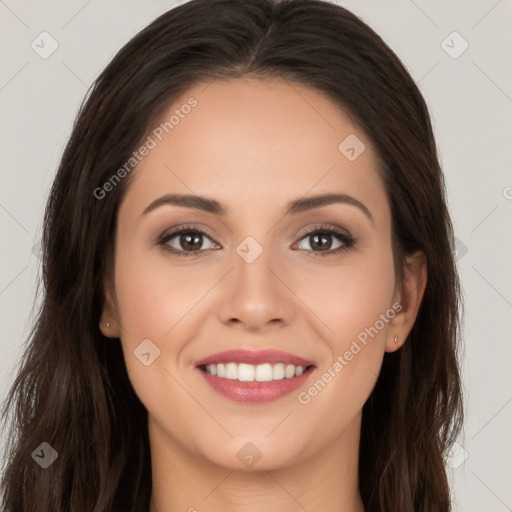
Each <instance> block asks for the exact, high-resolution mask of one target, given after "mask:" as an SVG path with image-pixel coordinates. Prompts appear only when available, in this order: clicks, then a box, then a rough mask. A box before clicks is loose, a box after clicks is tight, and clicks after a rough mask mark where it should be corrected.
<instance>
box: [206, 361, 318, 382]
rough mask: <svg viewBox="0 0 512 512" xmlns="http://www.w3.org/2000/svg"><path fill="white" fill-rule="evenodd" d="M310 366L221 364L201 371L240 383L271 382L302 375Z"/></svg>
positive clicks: (212, 365)
mask: <svg viewBox="0 0 512 512" xmlns="http://www.w3.org/2000/svg"><path fill="white" fill-rule="evenodd" d="M308 368H309V366H307V367H305V366H295V365H293V364H285V363H277V364H270V363H264V364H258V365H253V364H247V363H239V364H238V363H233V362H231V363H220V364H208V365H205V366H202V367H201V369H202V370H203V371H205V372H206V373H208V374H209V375H213V376H214V377H219V378H222V379H231V380H238V381H240V382H254V381H256V382H271V381H278V380H283V379H291V378H293V377H298V376H299V375H302V374H303V373H304V371H305V370H307V369H308Z"/></svg>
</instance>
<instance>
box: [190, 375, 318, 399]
mask: <svg viewBox="0 0 512 512" xmlns="http://www.w3.org/2000/svg"><path fill="white" fill-rule="evenodd" d="M314 370H315V368H314V367H310V368H308V369H307V370H306V371H305V372H304V373H303V374H302V375H299V376H298V377H292V378H291V379H286V378H284V379H281V380H273V381H269V382H255V381H253V382H241V381H239V380H234V379H224V378H220V377H215V376H213V375H210V374H209V373H206V372H205V371H203V370H201V369H200V368H196V371H198V372H200V373H201V375H202V376H203V378H204V379H205V380H206V382H207V383H208V384H209V386H210V387H211V388H212V389H213V390H214V391H216V392H217V393H219V394H221V395H223V396H224V397H226V398H229V399H230V400H233V401H235V402H244V403H253V404H257V403H265V402H272V401H274V400H277V399H278V398H281V397H283V396H285V395H288V394H289V393H292V392H293V391H295V390H296V389H298V388H299V387H300V386H302V385H304V383H305V382H306V381H307V380H308V379H309V377H310V375H311V374H312V372H314Z"/></svg>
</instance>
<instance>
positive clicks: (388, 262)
mask: <svg viewBox="0 0 512 512" xmlns="http://www.w3.org/2000/svg"><path fill="white" fill-rule="evenodd" d="M191 97H192V98H194V99H195V100H196V101H197V103H196V104H195V106H194V107H192V108H182V106H183V105H186V104H187V101H188V100H189V98H191ZM189 104H191V102H189ZM177 109H178V112H179V114H178V113H177V112H176V110H177ZM173 113H174V114H176V115H177V117H179V121H178V122H176V119H175V120H174V122H173V127H172V129H169V128H168V129H167V131H168V133H165V130H164V131H163V134H162V133H160V132H162V130H161V129H160V130H159V131H158V130H157V131H156V132H152V135H150V136H151V137H152V140H153V141H154V144H153V143H150V144H149V145H150V146H151V147H152V149H150V151H149V152H148V154H147V155H146V156H145V157H144V158H143V159H142V161H141V162H140V163H139V164H138V166H137V168H136V169H135V170H134V171H133V175H132V176H131V179H132V180H133V181H131V183H130V186H129V188H128V190H127V193H126V196H125V197H124V199H123V202H122V204H121V206H120V209H119V216H118V228H117V234H116V252H115V279H114V281H115V283H114V287H115V289H114V290H113V293H112V295H111V296H109V297H111V298H112V297H114V298H115V301H116V303H117V308H116V310H115V311H114V310H110V311H109V312H108V314H109V315H110V316H108V320H109V322H110V323H111V325H112V327H111V328H110V330H108V331H107V330H105V331H104V333H105V334H106V335H110V336H119V337H120V339H121V343H122V348H123V353H124V358H125V362H126V367H127V370H128V372H129V376H130V380H131V383H132V385H133V387H134V389H135V392H136V393H137V395H138V397H139V398H140V400H141V401H142V403H143V404H144V405H145V407H146V408H147V410H148V415H149V427H150V436H151V441H152V449H156V448H158V449H162V450H167V451H168V452H169V453H177V452H181V453H187V454H188V455H189V456H192V457H195V458H196V459H197V460H202V461H208V462H213V463H214V464H217V465H220V466H223V467H226V468H238V469H240V468H243V467H244V464H245V466H246V467H247V468H249V467H250V464H249V463H246V462H245V461H246V460H247V461H248V460H249V458H250V456H256V457H260V456H261V458H260V460H259V462H258V465H257V468H258V469H262V468H265V469H272V468H277V467H285V466H288V465H291V464H293V463H297V462H300V461H301V460H302V461H304V460H306V459H308V458H312V457H314V456H316V455H318V454H321V453H324V454H325V453H328V452H327V451H328V450H329V449H330V448H332V447H333V446H335V445H340V446H341V445H343V446H345V448H346V449H347V450H357V439H358V430H359V426H360V419H361V409H362V407H363V404H364V403H365V401H366V399H367V398H368V396H369V394H370V393H371V390H372V388H373V386H374V384H375V382H376V379H377V376H378V373H379V370H380V366H381V363H382V358H383V355H384V352H385V351H386V350H388V351H391V350H394V349H396V348H397V347H398V346H399V344H400V342H401V341H402V339H403V338H404V337H405V336H406V334H407V333H406V332H403V325H402V324H400V318H401V317H402V315H403V312H400V309H401V306H400V304H399V302H400V300H401V296H400V293H401V292H400V289H399V288H398V287H397V284H396V282H395V274H394V269H393V253H392V247H391V214H390V207H389V204H388V201H387V198H386V192H385V188H384V184H383V182H382V180H381V178H380V176H379V174H378V170H377V168H376V164H375V153H374V150H373V149H372V145H371V143H370V141H369V140H368V138H367V137H366V135H365V133H363V132H362V131H361V129H360V128H358V126H357V125H356V124H354V123H353V122H352V121H351V120H350V118H349V117H348V116H347V114H345V113H344V112H343V110H341V108H339V107H337V106H336V105H335V104H334V103H332V102H331V101H330V100H329V99H327V98H326V97H324V96H323V95H321V94H319V93H318V92H315V91H313V90H310V89H308V88H306V87H303V86H300V85H298V84H293V85H291V84H289V83H286V82H284V81H280V80H271V81H257V80H254V79H239V80H231V81H224V82H221V81H217V82H213V83H211V84H210V85H208V86H206V85H205V84H201V85H198V86H196V87H194V88H192V89H191V90H189V91H188V92H187V93H186V94H185V95H184V96H183V97H182V98H181V99H180V100H179V101H177V102H176V103H175V104H173V105H172V107H171V108H170V109H169V111H168V112H166V114H165V116H163V120H162V122H165V121H167V120H169V118H170V117H171V116H172V115H173ZM168 126H169V125H168ZM155 128H156V127H155ZM157 133H158V134H159V135H160V137H161V140H160V138H159V137H158V136H157V135H156V134H157ZM340 144H341V145H340ZM363 144H364V146H363ZM177 194H180V195H183V196H190V198H189V199H188V202H187V201H185V200H181V202H176V201H174V202H173V201H171V200H170V196H171V195H177ZM329 195H330V198H329ZM164 196H169V197H167V199H169V201H165V200H160V201H158V200H159V199H160V198H162V197H164ZM317 196H318V197H320V196H327V199H324V200H322V199H318V200H316V201H314V200H312V199H313V198H315V197H317ZM335 196H336V197H335ZM175 197H176V196H175ZM200 198H203V199H204V200H200ZM155 201H157V202H156V203H155ZM109 301H110V299H109ZM109 303H110V302H109ZM106 314H107V313H106ZM103 329H105V328H104V327H103ZM397 329H398V331H397ZM399 329H402V331H399ZM397 333H398V334H399V343H398V344H396V343H394V342H393V339H394V336H395V335H396V334H397ZM224 351H235V352H231V353H230V354H227V355H222V354H220V355H219V353H222V352H224ZM206 363H208V366H206V367H205V366H202V365H203V364H206ZM207 372H210V374H209V373H207ZM301 372H302V373H301ZM283 373H284V374H285V375H284V378H283ZM215 374H216V375H215ZM222 375H224V376H222ZM253 379H256V380H253ZM269 379H272V380H269ZM320 432H321V435H320ZM247 457H249V458H247Z"/></svg>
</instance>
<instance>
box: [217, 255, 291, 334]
mask: <svg viewBox="0 0 512 512" xmlns="http://www.w3.org/2000/svg"><path fill="white" fill-rule="evenodd" d="M271 256H272V255H271V251H270V250H263V252H262V253H261V255H260V256H259V257H258V258H257V259H256V260H255V261H253V262H252V263H248V262H246V261H244V259H243V258H241V257H239V256H238V254H234V258H233V262H234V268H233V270H232V271H231V272H229V275H228V276H227V279H226V280H225V284H224V289H223V290H222V300H221V306H220V308H219V312H218V314H219V317H220V320H221V321H222V322H223V323H225V324H228V325H230V326H231V327H235V328H239V329H246V330H248V331H260V330H263V331H266V330H271V329H275V328H279V327H282V326H284V325H289V324H290V323H291V322H292V316H293V312H294V308H293V299H292V298H293V294H292V293H291V292H290V290H289V289H288V288H287V286H286V285H285V284H284V282H285V280H284V279H283V277H282V276H280V272H279V268H278V265H277V263H276V261H275V259H274V260H272V258H271ZM283 281H284V282H283Z"/></svg>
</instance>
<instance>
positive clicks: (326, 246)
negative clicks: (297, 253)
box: [311, 234, 332, 250]
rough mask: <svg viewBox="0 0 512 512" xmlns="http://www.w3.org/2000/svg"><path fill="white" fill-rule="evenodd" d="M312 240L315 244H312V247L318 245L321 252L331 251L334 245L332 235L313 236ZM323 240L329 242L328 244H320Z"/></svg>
mask: <svg viewBox="0 0 512 512" xmlns="http://www.w3.org/2000/svg"><path fill="white" fill-rule="evenodd" d="M311 238H312V239H313V240H314V243H312V244H311V247H313V246H314V245H316V246H317V247H318V248H319V249H321V250H329V249H330V248H331V245H332V238H331V235H318V234H315V235H312V236H311ZM321 239H324V240H328V242H327V243H326V244H323V245H322V243H321V242H320V240H321Z"/></svg>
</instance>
